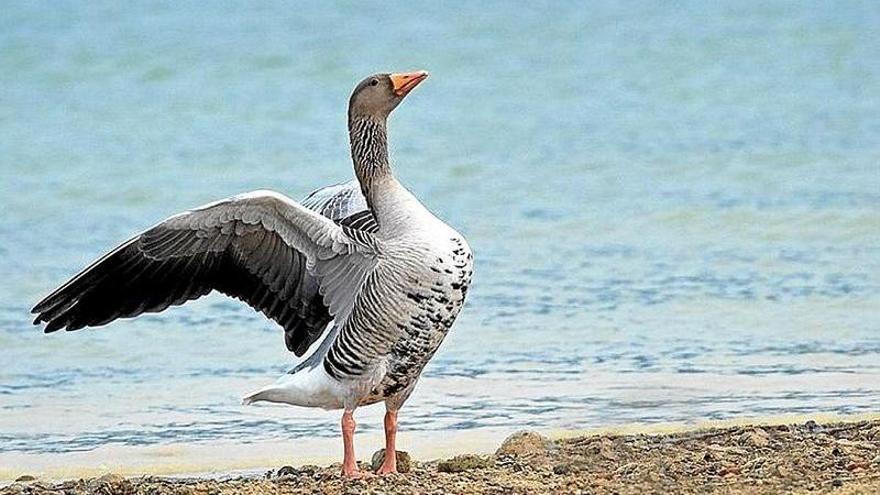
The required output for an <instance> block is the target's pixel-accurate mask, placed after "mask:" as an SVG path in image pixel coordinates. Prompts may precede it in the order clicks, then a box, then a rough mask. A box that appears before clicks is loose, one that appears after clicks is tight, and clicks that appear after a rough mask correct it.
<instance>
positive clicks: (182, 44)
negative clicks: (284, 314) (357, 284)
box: [0, 1, 880, 456]
mask: <svg viewBox="0 0 880 495" xmlns="http://www.w3.org/2000/svg"><path fill="white" fill-rule="evenodd" d="M878 26H880V8H878V4H876V3H872V2H864V3H857V2H852V3H847V4H845V6H833V5H830V4H828V3H826V2H819V1H816V2H806V1H799V2H771V3H770V4H767V2H752V3H742V2H738V3H736V4H735V5H734V4H731V5H714V6H709V5H704V4H703V3H702V2H692V3H682V4H679V5H676V6H675V7H666V6H665V5H664V4H663V3H662V2H657V3H647V2H646V3H641V4H626V5H617V3H616V2H607V3H606V2H599V3H591V5H590V8H589V9H585V8H580V7H577V6H575V5H568V6H561V5H557V4H547V5H539V4H535V5H533V6H530V7H523V6H520V7H516V8H514V7H512V6H508V5H507V4H504V3H492V4H483V3H481V4H480V5H477V4H472V5H457V6H454V7H450V8H441V7H438V6H433V5H421V6H414V5H410V4H396V5H395V6H394V7H393V8H392V9H385V8H383V7H382V6H380V5H378V4H370V3H367V4H365V3H363V2H357V3H340V4H338V5H308V6H306V5H293V4H270V3H261V4H260V5H259V6H256V5H252V4H246V3H233V2H229V3H212V4H210V5H209V6H206V5H204V4H203V3H198V2H193V3H178V2H176V3H172V4H158V5H143V4H137V5H131V4H117V3H112V2H110V3H107V4H99V3H95V2H44V3H39V2H21V3H14V4H12V3H7V4H4V7H3V12H2V15H0V88H2V90H0V150H2V152H0V169H2V177H3V179H2V183H0V187H2V190H0V193H2V194H0V197H2V199H0V201H2V208H3V212H4V214H3V219H2V222H0V255H2V256H0V277H2V279H3V284H2V285H0V361H2V363H3V366H2V367H0V410H2V413H0V455H7V456H9V455H19V454H34V455H52V454H56V453H68V452H78V451H89V450H93V449H96V448H100V447H105V446H145V445H163V444H167V443H171V442H177V443H187V444H198V443H206V442H213V441H220V440H224V441H240V442H250V443H254V442H257V443H259V442H263V441H266V442H268V441H277V440H283V439H294V440H295V439H296V438H311V437H316V436H317V437H328V438H330V437H333V436H335V435H337V423H338V418H337V415H336V414H335V413H325V412H321V411H311V410H304V409H295V408H286V407H279V406H260V407H250V408H246V407H243V406H240V405H239V398H240V397H241V396H243V395H245V394H246V393H248V392H250V391H252V390H254V389H256V388H258V387H260V386H262V385H264V384H266V383H269V382H271V381H272V380H274V379H275V377H276V376H277V375H279V374H281V373H283V372H284V371H286V370H287V369H289V368H291V367H292V366H293V365H294V364H295V359H294V357H293V356H292V355H291V354H289V353H287V352H286V351H285V349H284V346H283V343H282V336H281V332H280V331H279V330H278V329H277V328H276V327H275V326H274V324H272V323H271V322H267V321H265V320H264V319H263V318H262V317H261V316H260V315H257V314H256V313H254V312H253V311H251V310H250V309H249V308H247V307H246V306H244V305H242V304H240V303H237V302H234V301H231V300H228V299H224V298H222V297H220V296H211V297H208V298H205V299H203V300H200V301H198V302H196V303H193V304H189V305H187V306H185V307H182V308H176V309H172V310H169V311H167V312H165V313H163V314H161V315H151V316H146V317H142V318H139V319H137V320H133V321H119V322H116V323H114V324H113V325H112V326H111V327H109V328H103V329H100V330H95V331H82V332H78V333H76V334H63V333H62V334H53V335H50V336H45V335H42V334H41V332H40V331H39V330H38V329H37V328H34V327H31V326H30V321H29V315H28V314H27V312H28V310H29V308H30V306H31V305H32V304H33V303H34V302H36V301H37V300H38V299H39V298H40V297H41V296H43V295H45V294H46V293H47V292H48V291H49V290H51V289H52V288H54V287H55V286H57V285H58V284H60V283H61V282H63V281H64V280H65V279H67V278H68V277H69V276H71V275H73V274H74V273H75V272H76V271H78V270H79V269H80V268H81V267H83V266H84V265H85V264H87V263H88V262H89V261H90V260H92V259H94V258H95V257H97V256H99V255H100V254H102V253H103V252H105V251H106V250H108V249H110V248H111V247H113V246H114V245H116V244H117V243H119V242H121V241H123V240H125V239H126V238H128V237H129V236H130V235H132V234H133V233H135V232H137V231H138V230H140V229H143V228H146V227H147V226H149V225H151V224H153V223H154V222H156V221H157V220H159V219H162V218H164V217H166V216H168V215H171V214H173V213H176V212H178V211H181V210H183V209H186V208H189V207H192V206H196V205H199V204H202V203H205V202H208V201H211V200H214V199H218V198H221V197H225V196H228V195H231V194H235V193H238V192H242V191H247V190H251V189H256V188H262V187H270V188H273V189H278V190H281V191H284V192H286V193H288V194H290V195H291V196H293V197H297V198H299V197H302V196H304V195H305V194H306V193H308V192H309V191H310V190H311V189H314V188H316V187H318V186H321V185H325V184H329V183H333V182H337V181H340V180H344V179H347V178H349V177H350V176H351V168H350V163H349V159H348V150H347V135H346V132H345V111H346V110H345V103H346V102H347V98H348V94H349V92H350V90H351V88H352V87H353V86H354V84H355V83H356V82H357V81H358V80H360V79H361V78H362V77H363V76H365V75H367V74H370V73H372V72H374V71H377V70H389V69H394V70H408V69H418V68H425V69H428V70H430V71H431V72H432V77H431V78H430V79H429V80H428V81H427V82H426V83H425V84H423V85H422V86H420V87H419V88H418V89H417V90H416V91H415V92H414V93H413V94H412V95H411V97H410V98H409V99H408V100H407V101H406V102H405V103H404V104H403V105H402V106H401V107H400V108H399V109H398V110H397V111H396V112H395V114H394V116H393V120H392V122H391V140H392V141H391V147H392V155H393V160H394V163H395V166H396V171H397V173H398V175H399V177H400V178H401V180H402V181H403V182H404V183H406V184H408V185H409V186H410V188H411V189H412V190H413V191H414V192H415V193H416V194H417V195H418V196H419V197H420V198H422V199H423V201H424V202H425V203H426V204H427V205H429V207H430V208H432V209H433V210H434V211H435V212H437V213H438V214H439V215H440V216H441V217H442V218H444V219H446V220H447V221H449V222H450V223H451V224H452V225H454V226H455V227H456V228H457V229H458V230H459V231H461V232H462V233H464V234H465V235H466V236H467V237H468V238H469V240H470V243H471V245H472V246H473V248H474V250H475V253H476V274H475V283H474V286H473V289H472V292H471V296H470V299H469V301H468V304H467V307H466V309H465V311H464V312H463V314H462V316H461V317H460V319H459V321H458V323H457V324H456V326H455V328H454V330H453V332H452V334H451V335H450V337H449V338H448V340H447V341H446V343H444V345H443V347H442V348H441V351H440V352H439V353H438V355H437V356H436V358H435V359H434V361H433V362H432V363H431V364H430V365H429V367H428V369H427V370H426V372H425V376H424V378H423V380H422V382H421V384H420V387H419V388H418V389H417V390H416V392H415V394H414V395H413V396H412V398H411V399H410V401H409V403H408V404H407V406H406V408H405V409H404V411H403V412H402V413H401V422H402V428H403V429H405V430H407V431H423V432H427V433H430V432H440V431H450V430H468V431H470V430H482V429H490V428H503V429H508V430H512V429H519V428H523V427H537V428H543V429H555V428H583V427H593V426H607V425H614V424H621V423H631V422H640V423H655V422H665V421H684V422H693V421H699V420H704V419H718V418H733V417H749V416H766V415H777V414H789V413H817V412H830V413H860V412H867V411H877V410H878V409H880V311H878V308H880V168H878V163H880V33H878ZM364 413H365V414H366V416H365V417H366V418H368V420H364V421H362V422H361V427H362V429H363V430H364V431H374V432H375V431H377V430H378V429H379V428H380V423H379V422H378V421H376V418H377V417H378V415H379V414H381V409H379V410H378V411H373V412H367V411H364Z"/></svg>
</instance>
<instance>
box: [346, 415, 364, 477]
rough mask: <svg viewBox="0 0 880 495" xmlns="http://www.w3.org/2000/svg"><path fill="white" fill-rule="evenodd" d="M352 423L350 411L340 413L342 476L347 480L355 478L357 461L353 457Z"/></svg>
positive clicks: (357, 474) (355, 424)
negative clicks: (347, 478)
mask: <svg viewBox="0 0 880 495" xmlns="http://www.w3.org/2000/svg"><path fill="white" fill-rule="evenodd" d="M356 426H357V423H355V422H354V416H353V415H352V411H348V410H346V411H345V412H344V413H342V451H343V454H342V456H343V457H342V474H344V475H345V476H347V477H349V478H356V477H358V476H359V475H360V473H359V472H358V466H357V459H355V457H354V429H355V427H356Z"/></svg>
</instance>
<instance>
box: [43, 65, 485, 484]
mask: <svg viewBox="0 0 880 495" xmlns="http://www.w3.org/2000/svg"><path fill="white" fill-rule="evenodd" d="M427 77H428V73H427V72H425V71H417V72H409V73H395V74H387V73H383V74H376V75H373V76H370V77H367V78H366V79H364V80H363V81H361V82H360V83H359V84H358V85H357V86H356V87H355V89H354V91H353V93H352V94H351V97H350V99H349V106H348V131H349V138H350V145H351V158H352V162H353V164H354V172H355V179H354V180H351V181H348V182H344V183H341V184H337V185H334V186H328V187H324V188H322V189H318V190H317V191H315V192H313V193H311V194H310V195H308V196H307V197H306V198H305V200H304V201H303V202H302V203H297V202H295V201H294V200H292V199H290V198H288V197H286V196H284V195H282V194H280V193H277V192H273V191H266V190H261V191H254V192H250V193H245V194H240V195H237V196H233V197H230V198H227V199H223V200H220V201H217V202H214V203H210V204H207V205H204V206H201V207H198V208H194V209H192V210H188V211H185V212H183V213H180V214H177V215H174V216H172V217H170V218H168V219H166V220H165V221H163V222H161V223H158V224H156V225H155V226H153V227H152V228H149V229H147V230H146V231H144V232H142V233H140V234H138V235H136V236H134V237H133V238H131V239H129V240H128V241H126V242H124V243H122V244H121V245H120V246H118V247H116V248H115V249H113V250H112V251H110V252H109V253H108V254H106V255H104V256H103V257H102V258H100V259H98V260H97V261H95V262H94V263H92V264H91V265H90V266H88V267H87V268H85V269H84V270H82V271H81V272H80V273H79V274H77V275H75V276H74V277H73V278H72V279H70V280H69V281H68V282H66V283H65V284H64V285H62V286H60V287H59V288H58V289H56V290H55V291H54V292H52V293H51V294H49V295H48V296H46V298H44V299H43V300H42V301H40V302H39V303H37V305H36V306H35V307H34V308H33V310H32V312H33V313H35V314H36V315H37V316H36V319H35V320H34V324H35V325H40V324H45V328H44V331H45V333H51V332H55V331H57V330H61V329H66V330H68V331H73V330H78V329H81V328H84V327H97V326H102V325H106V324H108V323H110V322H111V321H113V320H116V319H118V318H131V317H135V316H137V315H140V314H142V313H154V312H159V311H163V310H165V309H166V308H168V307H169V306H176V305H181V304H183V303H185V302H187V301H190V300H194V299H197V298H199V297H202V296H204V295H207V294H209V293H211V292H212V291H218V292H220V293H223V294H225V295H227V296H230V297H233V298H237V299H240V300H241V301H244V302H245V303H247V304H249V305H250V306H252V307H253V308H254V309H256V310H258V311H260V312H262V313H263V314H264V315H265V316H266V317H268V318H270V319H272V320H274V321H275V322H277V323H278V324H279V325H280V326H281V327H282V328H283V329H284V342H285V344H286V346H287V349H289V350H290V351H291V352H293V353H294V354H295V355H296V356H299V357H302V356H303V355H304V354H305V353H306V351H307V350H308V349H310V348H313V349H314V351H313V352H312V353H311V354H309V355H308V356H307V357H305V358H304V359H303V360H302V361H301V362H300V363H299V364H298V365H297V366H296V367H295V368H293V370H291V371H290V372H289V373H287V374H285V375H283V376H282V377H281V378H279V379H278V380H277V381H276V382H275V383H273V384H271V385H269V386H266V387H264V388H262V389H260V390H258V391H256V392H254V393H252V394H250V395H248V396H246V397H245V398H244V399H243V403H244V404H252V403H254V402H258V401H269V402H275V403H283V404H289V405H293V406H303V407H317V408H323V409H327V410H334V409H335V410H338V409H342V411H343V412H342V421H341V430H342V439H343V463H342V473H343V474H344V475H345V476H347V477H359V476H362V475H364V474H365V473H363V472H360V471H359V470H358V466H357V462H356V457H355V451H354V440H353V437H354V432H355V428H356V423H355V420H354V411H355V409H356V408H358V407H359V406H365V405H369V404H375V403H378V402H384V403H385V408H386V411H385V418H384V430H385V452H386V455H385V460H384V461H383V463H382V465H381V466H380V468H379V469H378V471H377V472H378V473H380V474H387V473H394V472H397V456H396V445H395V438H396V433H397V414H398V411H399V409H400V408H401V406H403V404H404V402H406V400H407V398H409V396H410V394H411V393H412V391H413V389H414V387H415V385H416V383H417V382H418V379H419V376H420V374H421V372H422V370H423V369H424V367H425V365H426V364H427V362H428V360H429V359H431V357H432V356H433V355H434V353H435V352H436V351H437V349H438V347H439V346H440V344H441V342H442V341H443V339H444V337H445V336H446V334H447V332H448V331H449V330H450V328H451V326H452V324H453V322H454V321H455V319H456V317H457V316H458V314H459V312H460V310H461V308H462V305H463V303H464V299H465V295H466V294H467V290H468V287H469V284H470V282H471V277H472V274H473V255H472V252H471V249H470V247H469V246H468V243H467V241H466V240H465V239H464V237H463V236H462V235H461V234H459V233H458V232H456V231H455V230H454V229H452V228H451V227H450V226H448V225H447V224H446V223H444V222H443V221H442V220H440V219H438V218H437V217H436V216H434V215H433V214H432V213H431V212H430V211H428V209H427V208H425V206H423V205H422V203H420V202H419V200H418V199H416V198H415V196H414V195H413V194H412V193H410V192H409V191H408V190H407V189H406V188H405V187H404V186H403V185H401V183H400V182H398V181H397V179H395V177H394V174H393V173H392V169H391V164H390V161H389V156H388V143H387V120H388V117H389V115H390V114H391V112H392V111H393V110H394V109H395V108H396V107H397V106H398V104H400V102H401V101H402V100H403V99H404V98H405V97H406V95H407V94H409V93H410V91H412V90H413V88H415V87H416V86H417V85H419V84H420V83H421V82H422V81H424V80H425V78H427ZM322 336H323V338H322ZM319 340H320V343H318V341H319Z"/></svg>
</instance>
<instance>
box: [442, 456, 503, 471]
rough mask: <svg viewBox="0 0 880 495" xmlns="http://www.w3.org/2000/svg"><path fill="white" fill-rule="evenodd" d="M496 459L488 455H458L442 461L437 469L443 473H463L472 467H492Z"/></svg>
mask: <svg viewBox="0 0 880 495" xmlns="http://www.w3.org/2000/svg"><path fill="white" fill-rule="evenodd" d="M494 464H495V463H494V461H493V460H492V459H490V458H488V457H480V456H478V455H474V454H464V455H457V456H455V457H453V458H452V459H446V460H445V461H440V462H439V463H438V464H437V471H439V472H441V473H461V472H463V471H470V470H472V469H485V468H489V467H492V466H493V465H494Z"/></svg>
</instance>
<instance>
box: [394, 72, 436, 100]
mask: <svg viewBox="0 0 880 495" xmlns="http://www.w3.org/2000/svg"><path fill="white" fill-rule="evenodd" d="M390 77H391V84H392V85H394V94H396V95H397V96H406V94H407V93H409V92H410V91H412V90H413V88H415V87H416V86H418V85H419V83H420V82H422V81H424V80H425V79H427V77H428V73H427V72H426V71H423V70H420V71H416V72H407V73H403V74H391V76H390Z"/></svg>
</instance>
